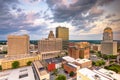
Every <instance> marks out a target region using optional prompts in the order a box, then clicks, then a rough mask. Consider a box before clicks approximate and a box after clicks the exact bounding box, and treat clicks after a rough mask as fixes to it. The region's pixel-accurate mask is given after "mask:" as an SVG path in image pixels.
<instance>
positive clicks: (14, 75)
mask: <svg viewBox="0 0 120 80" xmlns="http://www.w3.org/2000/svg"><path fill="white" fill-rule="evenodd" d="M0 80H35V78H34V74H33V70H32V67H31V66H29V67H22V68H19V69H13V70H7V71H3V72H0Z"/></svg>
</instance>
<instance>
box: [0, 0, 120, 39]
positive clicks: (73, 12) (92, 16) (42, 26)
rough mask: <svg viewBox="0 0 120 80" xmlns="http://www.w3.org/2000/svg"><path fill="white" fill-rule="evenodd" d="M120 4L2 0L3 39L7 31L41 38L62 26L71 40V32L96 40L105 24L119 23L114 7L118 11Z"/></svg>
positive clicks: (99, 0) (108, 0) (0, 26)
mask: <svg viewBox="0 0 120 80" xmlns="http://www.w3.org/2000/svg"><path fill="white" fill-rule="evenodd" d="M118 3H120V1H117V0H0V39H5V37H3V36H7V35H8V34H29V35H30V37H31V39H40V38H44V37H47V34H48V33H49V30H54V31H55V28H56V27H57V26H59V25H61V26H66V27H68V28H69V30H70V39H77V38H73V37H72V35H74V37H75V36H76V37H77V35H78V34H80V35H78V36H82V37H83V36H84V35H86V37H83V39H87V37H88V38H90V37H94V39H97V38H98V36H97V35H100V34H101V33H102V30H103V29H104V28H105V27H106V24H108V23H111V22H113V24H112V28H113V29H114V27H116V25H118V24H119V21H120V18H119V17H118V15H119V14H118V12H115V11H114V12H113V11H112V10H113V8H114V7H115V9H116V10H117V11H118V10H119V8H118V7H119V6H118V5H117V6H115V5H116V4H118ZM104 23H105V24H104ZM117 27H118V26H117ZM97 30H98V31H97ZM115 31H118V30H117V29H116V30H115ZM2 35H3V36H2ZM95 36H96V38H95ZM99 39H101V38H99Z"/></svg>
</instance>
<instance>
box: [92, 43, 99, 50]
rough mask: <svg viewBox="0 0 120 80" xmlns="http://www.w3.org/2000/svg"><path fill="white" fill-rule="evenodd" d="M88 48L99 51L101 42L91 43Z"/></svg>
mask: <svg viewBox="0 0 120 80" xmlns="http://www.w3.org/2000/svg"><path fill="white" fill-rule="evenodd" d="M90 49H91V50H93V51H101V44H91V45H90Z"/></svg>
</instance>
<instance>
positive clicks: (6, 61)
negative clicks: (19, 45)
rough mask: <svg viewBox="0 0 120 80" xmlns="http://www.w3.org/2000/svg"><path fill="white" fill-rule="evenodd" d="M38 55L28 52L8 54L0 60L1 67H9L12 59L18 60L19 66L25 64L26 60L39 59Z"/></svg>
mask: <svg viewBox="0 0 120 80" xmlns="http://www.w3.org/2000/svg"><path fill="white" fill-rule="evenodd" d="M40 59H41V56H40V55H30V54H23V55H14V56H8V57H5V58H3V59H1V60H0V63H1V66H2V69H3V70H4V69H11V68H12V63H13V62H14V61H18V62H19V63H20V67H22V66H26V65H27V62H28V61H36V60H40Z"/></svg>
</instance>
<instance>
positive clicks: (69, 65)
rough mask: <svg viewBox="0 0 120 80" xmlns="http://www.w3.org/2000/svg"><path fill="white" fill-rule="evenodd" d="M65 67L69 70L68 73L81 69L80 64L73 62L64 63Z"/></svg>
mask: <svg viewBox="0 0 120 80" xmlns="http://www.w3.org/2000/svg"><path fill="white" fill-rule="evenodd" d="M63 68H64V70H65V71H66V72H67V73H71V72H74V73H76V72H77V70H78V69H80V67H79V66H77V65H75V64H73V63H66V64H63Z"/></svg>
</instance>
